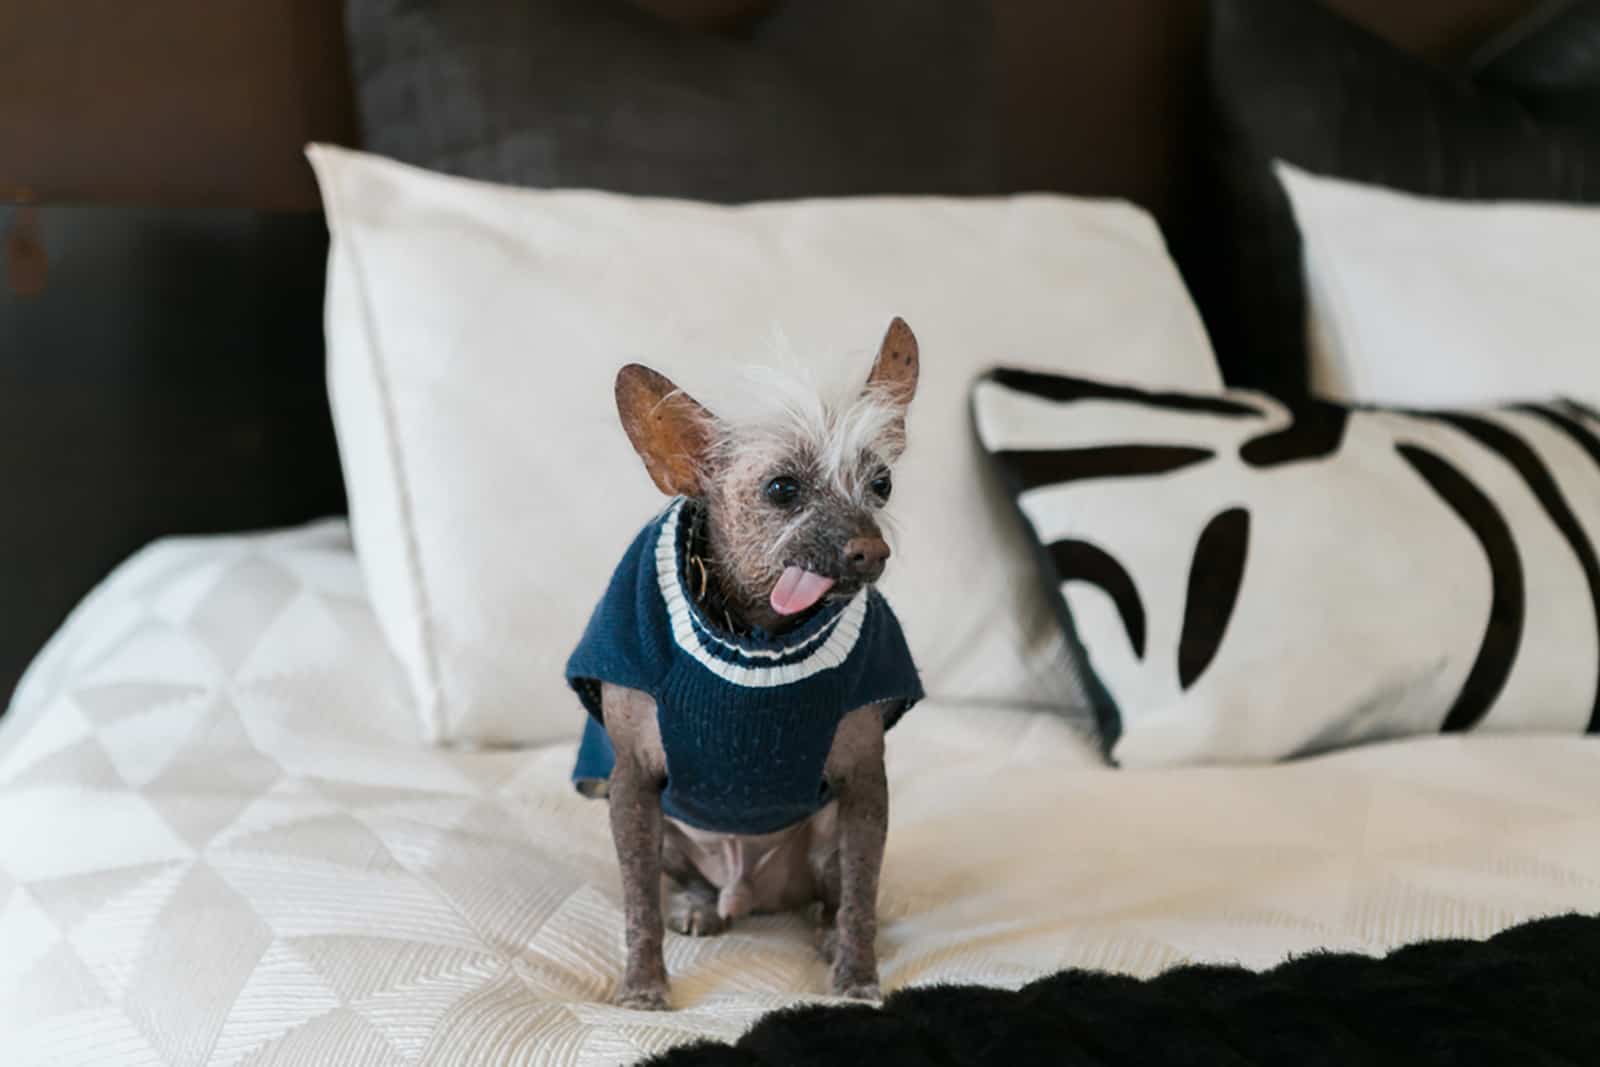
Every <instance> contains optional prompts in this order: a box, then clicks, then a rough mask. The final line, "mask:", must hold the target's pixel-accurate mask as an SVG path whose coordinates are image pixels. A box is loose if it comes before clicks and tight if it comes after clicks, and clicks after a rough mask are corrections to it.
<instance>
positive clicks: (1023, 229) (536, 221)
mask: <svg viewBox="0 0 1600 1067" xmlns="http://www.w3.org/2000/svg"><path fill="white" fill-rule="evenodd" d="M309 155H310V158H311V161H312V163H313V165H314V166H315V168H316V171H317V175H318V179H319V181H320V183H321V186H322V192H323V198H324V202H325V204H326V209H327V216H328V225H329V229H330V230H331V232H332V237H333V246H332V253H331V258H330V264H329V291H328V303H327V331H328V349H329V352H328V356H329V378H330V388H331V392H332V399H333V414H334V421H335V424H336V427H337V430H338V436H339V444H340V452H341V455H342V458H343V463H344V467H345V476H346V481H347V483H348V489H349V495H350V512H351V518H352V522H353V526H354V536H355V542H356V547H357V550H358V552H359V554H360V557H361V563H362V567H363V570H364V571H365V573H366V576H367V580H368V583H369V585H370V587H371V595H372V599H373V603H374V606H375V608H376V611H377V614H378V618H379V620H380V621H381V623H382V625H383V627H384V630H385V632H386V633H387V635H388V638H389V640H390V641H391V643H392V644H393V646H394V648H395V650H396V652H397V654H398V656H399V658H400V659H401V660H402V661H403V662H404V664H405V666H406V669H407V671H408V672H409V674H410V677H411V682H412V685H413V687H414V689H415V692H416V694H417V698H418V701H419V704H420V707H421V713H422V715H423V719H424V724H423V725H424V729H425V730H426V732H427V733H428V735H429V736H431V737H432V738H434V739H436V740H439V741H447V742H478V743H537V742H545V741H551V740H555V739H559V738H567V737H572V736H575V735H576V733H577V732H578V730H579V728H580V727H581V726H582V723H583V712H582V709H581V707H580V706H579V704H578V703H577V701H576V699H575V698H573V697H572V695H571V693H570V692H569V690H568V689H567V687H566V684H565V682H564V681H563V677H562V667H563V664H564V662H565V659H566V657H567V655H568V653H569V652H570V651H571V649H572V647H573V645H574V643H575V642H576V641H577V639H578V637H579V635H580V633H581V631H582V628H583V626H584V623H585V621H586V620H587V617H588V615H589V612H590V611H591V609H592V608H593V606H594V604H595V602H596V600H597V599H598V598H599V596H600V594H601V592H602V591H603V588H604V585H605V582H606V580H607V578H608V577H609V575H610V572H611V570H612V568H613V567H614V566H615V564H616V561H617V560H618V558H619V557H620V556H621V554H622V552H623V550H624V549H625V548H626V546H627V545H628V543H629V541H630V539H631V538H632V537H633V536H634V535H635V534H636V533H637V532H638V530H639V528H640V527H641V526H642V525H643V524H644V523H645V522H646V521H648V520H649V519H650V518H651V517H652V515H653V514H655V513H656V512H657V511H658V510H659V508H660V507H661V506H662V505H663V503H664V501H663V499H662V497H661V496H660V495H659V494H658V493H657V491H656V490H655V489H654V488H653V486H652V485H651V482H650V479H649V477H648V476H647V475H646V473H645V471H644V469H643V467H642V466H641V464H640V462H639V460H638V458H637V457H636V456H635V455H634V453H633V452H632V450H631V448H630V447H629V445H628V442H627V439H626V437H625V436H624V434H623V432H622V429H621V427H620V426H619V424H618V422H617V416H616V411H615V407H614V403H613V399H612V382H613V379H614V377H615V375H616V372H617V369H618V368H619V367H620V366H621V365H622V364H623V363H626V362H628V361H639V362H643V363H646V364H648V365H650V366H652V367H654V368H656V369H657V370H660V371H661V372H662V373H664V374H666V375H667V376H668V377H670V378H672V379H673V380H674V381H675V382H676V383H677V384H678V385H679V386H680V387H682V388H684V389H686V390H688V391H689V392H690V393H691V394H694V395H695V396H696V397H697V398H699V399H701V400H702V401H704V402H706V403H707V404H708V406H710V407H711V408H712V409H713V410H716V408H717V406H718V405H717V400H718V397H719V396H720V395H722V394H723V392H724V391H725V390H726V388H727V386H728V383H729V382H730V381H731V380H732V379H733V378H734V377H735V374H736V369H737V368H738V367H739V366H740V364H746V363H752V362H756V363H762V362H771V358H772V354H773V343H774V342H773V339H774V336H775V335H778V334H781V335H782V336H783V337H784V338H786V343H787V347H788V348H789V349H790V350H792V351H793V352H795V353H799V354H801V355H803V356H804V357H805V358H806V359H808V360H814V361H816V362H817V363H819V364H820V365H823V366H825V367H832V368H836V369H837V371H838V373H841V374H846V375H850V376H851V377H853V378H862V379H864V376H865V374H866V372H867V370H868V369H869V366H870V362H871V359H872V356H873V354H874V353H875V351H876V347H877V343H878V341H879V340H880V339H881V337H882V335H883V331H884V329H885V328H886V327H887V325H888V323H889V321H890V318H891V317H892V316H894V315H900V316H903V317H904V318H905V319H906V320H907V321H908V322H909V323H910V324H911V326H912V327H913V329H914V330H915V331H916V334H917V337H918V339H919V341H920V343H921V349H922V358H923V369H922V380H921V384H920V387H919V392H918V394H917V397H916V401H915V403H914V404H913V405H912V409H911V417H910V420H909V426H908V433H909V451H908V454H907V456H906V458H905V459H904V460H903V461H902V463H901V465H900V466H899V468H898V469H897V470H896V474H895V484H896V490H895V494H896V495H895V500H894V503H893V504H892V506H891V507H890V513H891V518H892V519H893V520H894V523H895V526H896V528H897V531H898V536H896V537H894V547H895V558H894V559H893V560H892V561H891V562H890V566H889V572H888V576H887V578H886V581H885V582H884V584H883V589H884V592H885V593H886V595H887V596H888V597H889V598H890V600H891V601H892V602H893V604H894V606H895V609H896V612H897V614H898V615H899V616H900V618H901V620H902V622H903V623H904V626H905V631H906V635H907V638H908V640H909V641H910V644H911V647H912V651H913V653H914V655H915V656H916V658H917V661H918V664H919V666H920V668H921V670H922V672H923V680H924V683H925V686H926V688H927V690H928V692H929V694H930V695H931V696H938V697H943V698H946V699H970V700H985V701H990V702H1002V703H1012V704H1022V703H1060V702H1061V701H1063V700H1065V699H1066V698H1067V695H1068V693H1069V691H1070V687H1071V681H1072V673H1071V669H1070V657H1069V656H1068V653H1067V651H1066V649H1065V646H1064V643H1063V641H1062V639H1061V636H1060V633H1059V630H1058V628H1057V627H1056V625H1055V623H1054V620H1053V618H1052V614H1051V608H1050V606H1049V603H1048V601H1047V599H1046V597H1045V596H1044V594H1043V592H1042V591H1041V590H1040V589H1039V588H1038V582H1037V580H1036V578H1035V577H1034V575H1033V573H1032V571H1031V562H1030V559H1029V556H1028V550H1027V548H1026V545H1025V543H1024V542H1023V539H1022V537H1021V536H1020V533H1019V531H1018V530H1017V528H1016V525H1015V523H1014V522H1012V521H1011V519H1010V516H1009V514H1008V513H1007V506H1008V505H1007V504H1006V502H1005V500H1004V497H1003V494H1002V493H1001V492H1000V491H999V489H998V487H997V486H993V485H992V484H991V483H990V482H988V481H986V480H985V479H983V478H982V477H981V471H980V464H979V460H978V456H977V449H976V447H975V445H974V442H973V440H972V435H971V430H970V427H969V424H968V417H967V400H966V393H967V387H968V385H969V383H970V382H971V381H972V379H973V377H974V376H975V374H976V373H977V371H978V370H979V369H980V368H982V367H984V366H987V365H989V364H991V363H994V362H996V361H999V360H1007V361H1013V362H1015V361H1023V362H1027V361H1031V360H1037V359H1039V358H1041V354H1051V355H1046V356H1044V359H1045V362H1044V363H1043V366H1044V367H1045V368H1047V369H1056V370H1063V371H1065V370H1079V371H1094V372H1096V373H1101V374H1108V375H1112V376H1115V377H1118V378H1121V379H1124V380H1127V381H1130V382H1135V383H1144V384H1151V385H1164V386H1171V387H1175V388H1189V389H1206V388H1214V387H1216V386H1217V385H1218V384H1219V382H1218V376H1217V371H1216V369H1215V366H1214V362H1213V360H1212V357H1211V352H1210V349H1209V347H1208V343H1207V341H1206V337H1205V334H1204V332H1203V329H1202V327H1201V324H1200V321H1199V319H1198V317H1197V315H1196V313H1195V311H1194V309H1193V307H1192V306H1191V304H1190V302H1189V299H1188V296H1187V294H1186V292H1185V290H1184V288H1183V285H1182V283H1181V282H1180V280H1179V278H1178V275H1177V272H1176V271H1175V270H1174V268H1173V265H1172V263H1171V262H1170V260H1169V259H1168V257H1167V255H1166V252H1165V250H1164V247H1163V244H1162V241H1161V238H1160V236H1159V233H1158V231H1157V229H1156V227H1155V225H1154V224H1153V223H1152V221H1151V220H1150V218H1149V217H1147V216H1146V215H1145V214H1144V213H1143V212H1141V211H1139V210H1138V209H1136V208H1134V207H1132V206H1129V205H1127V204H1123V203H1112V202H1104V201H1086V200H1076V199H1068V198H1063V197H1057V196H1042V195H1041V196H1022V197H1016V198H1004V199H1001V198H996V199H933V198H862V199H841V200H816V201H804V202H792V203H770V204H755V205H750V206H745V207H717V206H711V205H705V204H696V203H687V202H679V201H669V200H652V199H639V198H630V197H623V196H616V195H608V194H601V193H594V192H571V191H557V192H552V191H535V190H526V189H512V188H503V187H498V186H494V185H488V184H484V183H480V182H474V181H469V180H465V179H459V178H452V177H444V176H440V175H436V174H431V173H428V172H425V171H422V170H418V169H415V168H412V167H408V166H404V165H401V164H398V163H394V162H391V161H388V160H383V159H379V158H376V157H372V156H368V155H364V154H361V153H357V152H351V151H346V150H342V149H337V148H331V147H323V146H317V147H313V148H312V149H311V150H310V152H309Z"/></svg>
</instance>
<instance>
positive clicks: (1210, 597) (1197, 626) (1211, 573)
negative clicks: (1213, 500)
mask: <svg viewBox="0 0 1600 1067" xmlns="http://www.w3.org/2000/svg"><path fill="white" fill-rule="evenodd" d="M1249 553H1250V513H1249V512H1248V511H1246V510H1245V509H1244V508H1229V509H1228V510H1227V511H1224V512H1222V513H1221V514H1219V515H1216V516H1214V517H1213V518H1212V519H1211V521H1210V522H1208V523H1206V527H1205V529H1204V530H1201V531H1200V539H1199V540H1198V541H1196V542H1195V546H1194V561H1193V562H1192V563H1191V564H1190V566H1189V592H1188V595H1187V596H1186V597H1185V598H1184V603H1183V631H1182V636H1181V637H1180V638H1179V639H1178V684H1179V685H1181V686H1182V687H1183V688H1185V689H1188V688H1189V687H1190V686H1191V685H1193V684H1194V683H1195V680H1196V679H1198V678H1199V677H1200V675H1201V674H1202V673H1203V672H1204V671H1205V669H1206V668H1207V667H1209V666H1211V661H1212V659H1214V658H1215V657H1216V654H1217V649H1219V648H1221V647H1222V635H1223V633H1224V632H1225V631H1226V630H1227V628H1228V620H1229V619H1231V618H1233V608H1234V605H1235V604H1237V603H1238V602H1239V587H1240V585H1241V584H1243V582H1244V564H1245V559H1246V558H1247V557H1248V556H1249Z"/></svg>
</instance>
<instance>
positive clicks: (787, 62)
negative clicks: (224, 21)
mask: <svg viewBox="0 0 1600 1067" xmlns="http://www.w3.org/2000/svg"><path fill="white" fill-rule="evenodd" d="M758 6H760V5H758ZM989 21H990V16H989V14H988V12H987V5H984V4H974V3H970V2H956V0H945V2H939V3H931V2H929V0H874V2H873V3H871V4H859V5H856V4H850V5H839V4H834V5H827V6H822V5H811V4H788V5H776V6H774V7H772V8H771V10H770V11H769V12H767V13H766V14H764V15H762V16H761V17H760V18H759V19H757V20H756V21H754V22H753V23H751V24H750V25H749V26H747V27H746V28H745V29H744V31H743V33H742V34H738V35H735V34H731V33H713V32H706V31H703V30H697V29H690V28H687V27H685V26H682V25H680V24H678V23H675V22H673V21H671V20H668V19H665V18H662V17H659V16H657V15H654V14H651V13H649V12H648V11H646V10H644V9H643V7H642V5H640V6H636V5H634V4H628V3H621V2H618V0H605V2H602V0H537V2H532V0H517V2H510V3H489V2H476V0H475V2H460V3H425V2H418V0H346V5H345V22H346V38H347V46H348V48H349V52H350V59H351V71H352V76H353V78H354V81H355V90H356V98H357V102H358V105H359V112H360V117H361V124H362V136H363V143H364V146H365V147H366V148H367V149H369V150H371V151H373V152H376V153H379V154H381V155H385V156H389V157H391V158H394V159H399V160H402V161H404V162H407V163H414V164H416V165H419V166H424V167H427V168H429V169H431V170H437V171H443V172H445V173H450V174H458V175H462V176H465V177H470V178H478V179H482V180H486V181H497V182H504V183H508V184H516V185H530V186H536V187H562V186H565V187H585V188H596V189H607V190H610V191H612V192H619V193H632V194H636V195H654V196H679V197H686V198H690V199H696V200H708V201H717V202H725V203H726V202H740V201H749V200H762V199H778V198H787V197H796V196H828V195H838V194H849V193H873V192H906V193H945V194H961V193H973V192H982V191H989V190H990V189H991V188H992V187H993V186H994V185H995V184H996V181H997V174H996V167H997V166H999V165H1000V163H1001V162H1002V161H1000V160H999V157H998V156H997V154H996V153H995V152H994V151H992V147H993V141H994V137H995V132H994V129H993V123H992V122H991V121H990V116H992V114H993V113H994V111H995V110H996V107H997V103H996V96H997V92H998V85H999V83H998V81H997V79H996V77H995V76H994V75H995V72H994V71H993V70H991V69H990V67H989V65H988V64H989V54H988V52H987V51H986V50H985V49H984V48H982V47H979V46H978V45H977V44H975V42H981V41H983V40H986V39H988V38H989V37H991V36H992V33H993V31H992V29H991V27H990V26H989ZM897 44H898V45H903V46H902V47H896V45H897Z"/></svg>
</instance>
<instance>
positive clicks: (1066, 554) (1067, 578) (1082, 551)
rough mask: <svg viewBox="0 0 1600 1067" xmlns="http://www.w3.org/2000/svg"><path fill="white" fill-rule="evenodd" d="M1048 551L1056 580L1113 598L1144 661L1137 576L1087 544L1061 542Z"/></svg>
mask: <svg viewBox="0 0 1600 1067" xmlns="http://www.w3.org/2000/svg"><path fill="white" fill-rule="evenodd" d="M1048 551H1049V555H1050V562H1051V563H1052V564H1053V565H1054V566H1055V569H1056V579H1057V580H1058V581H1060V582H1061V583H1062V584H1066V583H1067V582H1085V583H1087V584H1089V585H1092V586H1094V587H1095V588H1096V589H1099V590H1100V591H1101V592H1102V593H1104V594H1105V595H1106V596H1108V597H1110V598H1111V602H1112V603H1113V604H1115V605H1116V606H1117V614H1118V615H1120V616H1121V617H1122V628H1123V630H1125V631H1126V632H1127V634H1128V644H1130V645H1132V646H1133V653H1134V655H1135V656H1137V657H1138V658H1140V659H1144V635H1145V622H1144V602H1143V601H1141V600H1140V599H1139V588H1138V586H1136V585H1134V584H1133V576H1132V575H1130V574H1129V573H1128V572H1127V570H1126V569H1125V568H1124V567H1123V566H1122V564H1120V563H1118V562H1117V561H1116V560H1115V559H1113V558H1112V557H1111V555H1110V554H1109V553H1108V552H1106V551H1105V550H1104V549H1102V548H1099V547H1097V546H1095V545H1091V544H1090V543H1089V542H1087V541H1057V542H1055V543H1054V544H1052V545H1051V546H1050V547H1049V550H1048ZM1056 595H1057V596H1059V595H1060V593H1059V592H1058V593H1057V594H1056Z"/></svg>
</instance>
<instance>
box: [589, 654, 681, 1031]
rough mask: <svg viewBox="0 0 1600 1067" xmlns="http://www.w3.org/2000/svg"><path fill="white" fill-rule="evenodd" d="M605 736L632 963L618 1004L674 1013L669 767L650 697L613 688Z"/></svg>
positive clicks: (607, 698) (605, 697)
mask: <svg viewBox="0 0 1600 1067" xmlns="http://www.w3.org/2000/svg"><path fill="white" fill-rule="evenodd" d="M601 706H602V708H603V710H604V712H605V726H606V734H607V736H609V737H610V739H611V747H612V750H613V751H614V752H615V754H616V763H615V766H613V768H612V771H611V783H610V789H609V791H608V793H607V796H608V797H609V799H610V805H611V842H612V844H613V845H614V846H615V847H616V850H617V865H618V867H620V869H621V871H622V906H623V920H624V923H625V926H626V932H627V950H628V960H627V964H626V967H625V968H624V970H623V974H622V985H621V986H620V987H618V989H617V993H616V996H614V997H613V998H612V1003H614V1004H616V1005H618V1006H619V1007H623V1008H634V1009H636V1010H640V1011H665V1010H666V1008H667V965H666V961H665V960H664V959H663V958H662V955H661V941H662V937H663V933H662V921H661V787H662V782H663V781H664V770H665V766H666V762H665V757H664V756H663V755H662V750H661V736H660V732H659V730H658V728H657V726H656V716H655V710H656V709H655V702H654V701H653V700H651V699H650V698H649V697H648V696H646V695H645V694H643V693H639V692H636V691H634V690H630V689H622V688H619V687H615V686H609V685H608V686H606V687H605V688H604V690H603V691H602V693H601Z"/></svg>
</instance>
